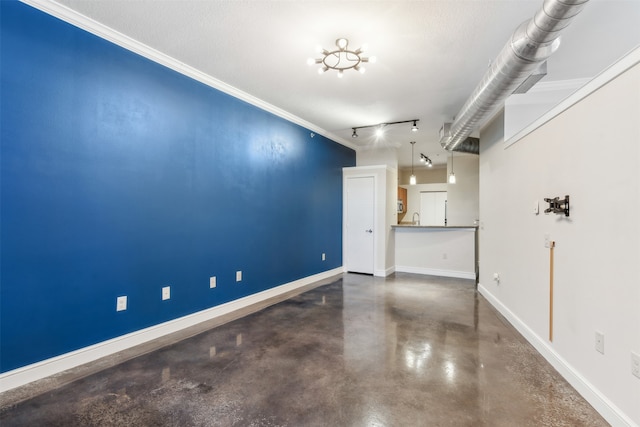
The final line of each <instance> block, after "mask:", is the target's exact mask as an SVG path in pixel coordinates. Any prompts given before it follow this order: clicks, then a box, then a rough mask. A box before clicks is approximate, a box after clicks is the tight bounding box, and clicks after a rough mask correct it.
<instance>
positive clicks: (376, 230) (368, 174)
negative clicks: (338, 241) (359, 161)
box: [342, 166, 382, 276]
mask: <svg viewBox="0 0 640 427" xmlns="http://www.w3.org/2000/svg"><path fill="white" fill-rule="evenodd" d="M356 169H357V170H358V171H357V172H355V173H353V172H351V171H355V170H356ZM367 169H373V168H371V167H366V166H365V167H358V168H343V174H342V257H343V258H342V271H344V272H345V273H346V272H347V180H348V179H352V178H373V275H374V276H375V275H376V271H378V262H377V255H378V239H379V238H380V233H382V230H381V229H380V226H379V225H378V212H377V211H378V209H377V206H378V188H379V187H378V186H379V182H378V176H377V174H376V173H375V172H373V171H371V170H369V171H367ZM375 169H376V170H378V171H379V170H380V167H375ZM360 170H361V171H360ZM347 171H348V172H347Z"/></svg>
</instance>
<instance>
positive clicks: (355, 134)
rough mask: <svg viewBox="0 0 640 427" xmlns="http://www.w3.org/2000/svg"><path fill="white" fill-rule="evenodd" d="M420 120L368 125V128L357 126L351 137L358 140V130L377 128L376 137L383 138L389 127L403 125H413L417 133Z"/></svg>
mask: <svg viewBox="0 0 640 427" xmlns="http://www.w3.org/2000/svg"><path fill="white" fill-rule="evenodd" d="M419 121H420V119H415V120H402V121H400V122H389V123H378V124H376V125H367V126H356V127H354V128H351V129H353V133H352V134H351V136H352V137H353V138H357V137H358V132H356V131H357V130H358V129H366V128H376V136H382V134H383V133H384V128H385V127H387V126H389V125H398V124H402V123H413V127H412V128H411V130H412V131H414V132H416V131H417V130H418V126H417V125H416V123H417V122H419Z"/></svg>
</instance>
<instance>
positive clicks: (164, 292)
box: [162, 286, 171, 301]
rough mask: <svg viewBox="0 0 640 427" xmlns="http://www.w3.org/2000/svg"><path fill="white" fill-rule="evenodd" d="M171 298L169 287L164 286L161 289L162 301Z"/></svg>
mask: <svg viewBox="0 0 640 427" xmlns="http://www.w3.org/2000/svg"><path fill="white" fill-rule="evenodd" d="M170 298H171V286H165V287H164V288H162V301H165V300H168V299H170Z"/></svg>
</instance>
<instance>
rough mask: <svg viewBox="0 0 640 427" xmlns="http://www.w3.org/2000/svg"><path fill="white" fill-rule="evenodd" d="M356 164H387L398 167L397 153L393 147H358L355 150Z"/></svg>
mask: <svg viewBox="0 0 640 427" xmlns="http://www.w3.org/2000/svg"><path fill="white" fill-rule="evenodd" d="M356 165H357V166H380V165H384V166H388V167H390V168H392V169H398V153H397V150H396V149H395V148H394V147H384V148H376V149H364V148H363V149H360V150H358V151H356Z"/></svg>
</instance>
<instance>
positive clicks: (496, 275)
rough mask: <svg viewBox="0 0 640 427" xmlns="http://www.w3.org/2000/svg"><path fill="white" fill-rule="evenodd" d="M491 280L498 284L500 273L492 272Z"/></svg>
mask: <svg viewBox="0 0 640 427" xmlns="http://www.w3.org/2000/svg"><path fill="white" fill-rule="evenodd" d="M493 280H494V281H495V282H496V283H497V284H500V273H493Z"/></svg>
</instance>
